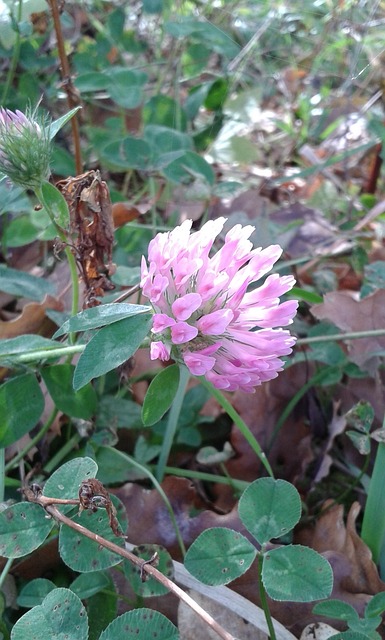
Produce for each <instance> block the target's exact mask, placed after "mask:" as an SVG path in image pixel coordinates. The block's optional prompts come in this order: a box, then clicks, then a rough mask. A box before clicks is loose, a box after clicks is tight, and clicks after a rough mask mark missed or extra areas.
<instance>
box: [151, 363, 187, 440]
mask: <svg viewBox="0 0 385 640" xmlns="http://www.w3.org/2000/svg"><path fill="white" fill-rule="evenodd" d="M179 376H180V372H179V366H178V365H177V364H172V365H171V366H169V367H166V368H165V369H163V370H162V371H160V372H159V373H158V374H157V375H156V376H155V378H154V379H153V380H152V382H151V384H150V386H149V387H148V389H147V393H146V395H145V398H144V401H143V407H142V420H143V424H144V426H145V427H150V426H151V425H153V424H155V423H156V422H158V421H159V420H160V419H161V418H162V417H163V416H164V414H165V413H166V411H167V410H168V409H169V408H170V407H171V404H172V402H173V400H174V398H175V394H176V392H177V390H178V385H179Z"/></svg>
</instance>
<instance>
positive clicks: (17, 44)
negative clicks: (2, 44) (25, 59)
mask: <svg viewBox="0 0 385 640" xmlns="http://www.w3.org/2000/svg"><path fill="white" fill-rule="evenodd" d="M22 9H23V0H19V4H18V6H17V16H16V21H17V23H18V25H19V24H20V22H21V16H22ZM20 45H21V35H20V29H19V28H18V29H17V31H16V39H15V43H14V45H13V50H12V59H11V64H10V66H9V69H8V73H7V79H6V81H5V86H4V90H3V95H2V96H1V103H0V104H2V105H3V106H4V107H5V103H6V101H7V98H8V93H9V90H10V88H11V86H12V82H13V78H14V75H15V71H16V68H17V63H18V62H19V55H20Z"/></svg>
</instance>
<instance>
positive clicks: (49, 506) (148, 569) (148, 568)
mask: <svg viewBox="0 0 385 640" xmlns="http://www.w3.org/2000/svg"><path fill="white" fill-rule="evenodd" d="M24 494H25V496H26V498H27V500H29V501H30V502H36V503H37V504H40V505H41V506H42V507H44V508H45V510H46V511H47V513H49V514H50V515H51V516H52V517H53V518H54V519H55V520H57V521H58V522H61V523H62V524H65V525H67V527H70V528H71V529H74V530H75V531H77V532H78V533H80V534H81V535H83V536H85V537H86V538H89V539H90V540H93V541H94V542H96V543H97V544H99V545H101V546H102V547H105V548H106V549H109V550H110V551H112V552H113V553H117V554H118V555H120V556H122V557H123V558H126V559H127V560H129V561H130V562H132V564H134V565H136V566H137V567H138V568H139V569H140V570H141V571H144V572H145V573H148V574H149V575H150V576H152V577H153V578H155V580H157V581H158V582H160V583H161V584H163V585H164V586H165V587H166V588H167V589H168V590H169V591H171V593H173V594H174V595H175V596H177V598H179V599H180V600H183V602H184V603H185V604H187V605H188V606H189V607H191V609H192V610H193V611H195V613H197V614H198V615H199V616H200V617H201V618H202V620H203V621H204V622H205V623H206V624H208V625H209V627H210V628H211V629H212V630H213V631H215V632H216V633H217V634H218V636H219V637H220V638H222V639H223V640H236V638H235V637H234V636H233V635H231V633H228V631H226V630H225V629H223V627H221V625H220V624H218V622H216V620H214V618H213V617H212V616H210V614H209V613H207V612H206V611H205V610H204V609H203V608H202V607H201V606H200V605H199V604H198V603H197V602H195V600H193V599H192V598H191V597H190V596H189V595H188V594H187V593H185V592H184V591H183V589H181V588H180V587H178V585H177V584H175V582H173V581H172V580H170V579H169V578H167V576H165V575H163V573H161V572H160V571H158V570H157V569H156V568H155V567H153V566H152V565H151V564H148V563H145V562H144V561H143V560H142V559H141V558H138V557H137V556H135V555H134V554H133V553H131V552H130V551H127V549H123V548H122V547H119V546H118V545H117V544H115V543H114V542H110V541H109V540H106V539H105V538H102V537H101V536H99V535H98V534H97V533H93V532H92V531H89V529H86V527H83V525H81V524H77V523H76V522H73V520H71V519H70V518H67V516H65V515H64V514H63V513H61V512H60V511H59V509H58V508H57V507H56V506H55V505H54V503H58V504H79V500H59V499H56V498H49V497H47V496H42V495H36V494H34V492H33V491H32V490H31V489H28V488H26V489H24Z"/></svg>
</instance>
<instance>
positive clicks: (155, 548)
mask: <svg viewBox="0 0 385 640" xmlns="http://www.w3.org/2000/svg"><path fill="white" fill-rule="evenodd" d="M132 553H133V554H134V555H135V556H137V557H138V558H141V559H142V560H145V561H148V560H151V558H153V557H154V555H155V554H156V562H155V564H154V565H153V566H154V567H156V568H157V569H158V571H160V572H161V573H163V575H165V576H167V577H168V578H170V580H173V579H174V567H173V564H172V559H171V556H170V554H169V553H168V551H166V549H164V547H160V546H159V545H157V544H141V545H139V546H138V547H134V549H133V550H132ZM123 571H124V575H125V576H126V578H127V580H128V582H129V583H130V585H131V587H132V589H133V590H134V592H135V593H136V595H138V596H142V598H150V597H152V596H163V595H165V594H166V593H169V590H168V589H167V587H165V586H164V585H163V584H161V583H160V582H158V581H157V580H155V578H153V577H152V576H148V575H147V574H146V580H143V579H142V576H141V572H140V570H139V568H138V567H137V566H136V565H133V564H132V562H129V560H125V561H124V563H123Z"/></svg>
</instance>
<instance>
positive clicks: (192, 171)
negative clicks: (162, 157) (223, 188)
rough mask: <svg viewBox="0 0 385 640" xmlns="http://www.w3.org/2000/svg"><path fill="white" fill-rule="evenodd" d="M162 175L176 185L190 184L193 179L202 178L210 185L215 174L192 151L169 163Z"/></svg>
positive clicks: (202, 159)
mask: <svg viewBox="0 0 385 640" xmlns="http://www.w3.org/2000/svg"><path fill="white" fill-rule="evenodd" d="M163 173H164V175H165V176H166V178H168V179H169V180H172V181H173V182H177V183H181V182H182V183H185V182H190V181H191V179H195V178H201V179H202V178H203V179H204V180H205V181H206V182H207V183H208V184H210V185H212V184H214V181H215V174H214V171H213V169H212V168H211V166H210V165H209V163H208V162H206V160H205V159H204V158H202V157H201V156H199V155H198V154H197V153H194V152H193V151H187V153H185V154H184V155H183V156H181V157H180V158H178V159H177V160H174V161H173V162H171V163H170V164H169V165H168V166H167V167H165V168H164V169H163Z"/></svg>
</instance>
